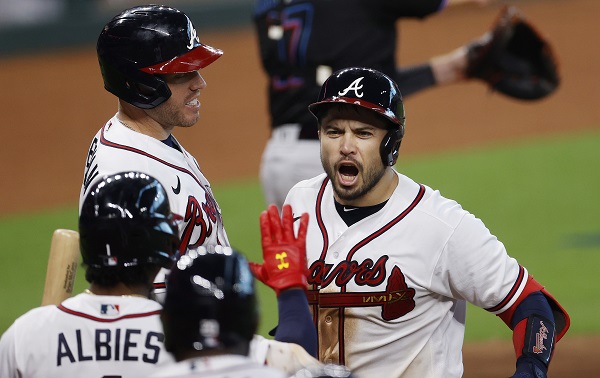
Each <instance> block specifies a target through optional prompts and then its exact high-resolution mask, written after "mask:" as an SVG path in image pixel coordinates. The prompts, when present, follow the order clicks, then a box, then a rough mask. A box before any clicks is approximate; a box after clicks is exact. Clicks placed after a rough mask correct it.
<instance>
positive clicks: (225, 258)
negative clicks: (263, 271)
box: [162, 246, 259, 352]
mask: <svg viewBox="0 0 600 378" xmlns="http://www.w3.org/2000/svg"><path fill="white" fill-rule="evenodd" d="M162 317H163V318H162V320H163V328H164V332H165V347H166V349H167V350H168V351H170V352H176V351H182V350H199V351H200V350H211V349H229V348H241V350H244V351H245V352H247V348H248V345H249V343H250V340H251V339H252V338H253V336H254V333H255V332H256V329H257V326H258V320H259V319H258V318H259V313H258V307H257V299H256V293H255V289H254V277H253V276H252V273H251V272H250V268H249V267H248V263H247V261H246V259H245V258H244V257H243V256H242V255H241V254H240V253H238V252H237V251H235V250H233V249H232V248H229V247H222V246H208V247H199V248H198V249H192V250H188V252H187V253H186V254H185V255H183V256H181V258H180V259H179V260H178V261H177V263H176V265H175V267H173V269H172V270H171V272H170V273H169V276H168V279H167V295H166V298H165V303H164V306H163V312H162Z"/></svg>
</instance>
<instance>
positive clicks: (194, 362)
mask: <svg viewBox="0 0 600 378" xmlns="http://www.w3.org/2000/svg"><path fill="white" fill-rule="evenodd" d="M150 377H152V378H168V377H171V378H175V377H177V378H184V377H204V378H251V377H260V378H284V377H287V375H285V373H283V372H282V371H279V370H275V369H273V368H270V367H267V366H264V365H260V364H258V363H256V362H255V361H253V360H251V359H250V358H248V357H245V356H239V355H222V356H211V357H199V358H193V359H189V360H184V361H180V362H177V363H176V364H175V365H171V366H168V367H166V368H163V369H161V370H160V371H159V372H157V373H155V374H154V375H151V376H150Z"/></svg>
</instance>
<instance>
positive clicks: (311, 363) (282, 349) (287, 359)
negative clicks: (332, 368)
mask: <svg viewBox="0 0 600 378" xmlns="http://www.w3.org/2000/svg"><path fill="white" fill-rule="evenodd" d="M250 358H251V359H252V360H253V361H255V362H257V363H259V364H265V365H267V366H269V367H272V368H274V369H277V370H280V371H283V372H285V373H286V374H287V375H292V374H294V373H296V372H298V371H299V370H301V369H303V368H311V367H315V366H319V365H322V364H321V362H319V360H317V359H316V358H314V357H313V356H311V355H310V354H308V352H306V350H304V348H302V347H301V346H300V345H297V344H294V343H285V342H281V341H277V340H270V339H266V338H264V337H262V336H260V335H255V336H254V339H253V340H252V342H251V344H250Z"/></svg>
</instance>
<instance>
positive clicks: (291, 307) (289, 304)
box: [275, 289, 317, 357]
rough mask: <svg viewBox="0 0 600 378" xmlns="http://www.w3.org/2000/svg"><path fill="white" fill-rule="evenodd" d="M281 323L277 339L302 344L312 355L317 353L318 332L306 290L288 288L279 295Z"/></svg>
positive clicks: (278, 327)
mask: <svg viewBox="0 0 600 378" xmlns="http://www.w3.org/2000/svg"><path fill="white" fill-rule="evenodd" d="M277 304H278V307H279V324H278V325H277V331H276V333H275V340H277V341H284V342H288V343H294V344H298V345H300V346H302V347H303V348H304V349H305V350H306V351H307V352H308V353H309V354H310V355H311V356H313V357H316V355H317V332H316V330H315V325H314V323H313V321H312V316H311V315H310V311H309V307H308V300H307V298H306V294H305V292H304V290H301V289H288V290H285V291H282V292H281V294H280V295H279V296H278V297H277Z"/></svg>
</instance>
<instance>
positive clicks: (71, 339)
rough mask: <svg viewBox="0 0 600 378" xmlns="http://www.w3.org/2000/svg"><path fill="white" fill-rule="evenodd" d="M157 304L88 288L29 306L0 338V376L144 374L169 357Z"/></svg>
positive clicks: (51, 377) (53, 377) (43, 377)
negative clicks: (89, 291) (56, 300)
mask: <svg viewBox="0 0 600 378" xmlns="http://www.w3.org/2000/svg"><path fill="white" fill-rule="evenodd" d="M160 310H161V306H160V304H158V303H157V302H156V301H153V300H149V299H145V298H138V297H125V296H102V295H89V294H79V295H76V296H75V297H72V298H69V299H67V300H65V301H64V302H63V303H61V304H60V305H59V306H54V305H52V306H44V307H38V308H35V309H33V310H30V311H29V312H27V313H26V314H24V315H23V316H21V317H19V318H18V319H17V320H16V321H15V322H14V323H13V324H12V325H11V326H10V327H9V328H8V330H7V331H6V332H5V333H4V334H3V335H2V339H0V377H2V378H20V377H27V378H59V377H60V378H62V377H98V378H99V377H122V378H127V377H147V376H149V375H150V374H151V373H153V372H155V371H156V369H157V368H159V367H162V366H165V365H167V364H171V363H174V360H173V358H172V357H171V355H170V354H169V353H167V352H166V351H165V350H164V347H163V339H164V335H163V332H162V325H161V323H160V316H159V313H160Z"/></svg>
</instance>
